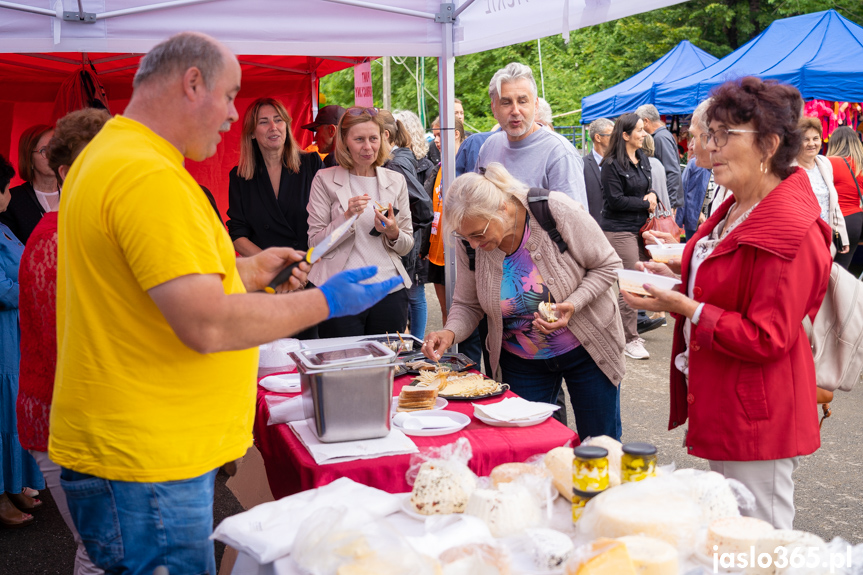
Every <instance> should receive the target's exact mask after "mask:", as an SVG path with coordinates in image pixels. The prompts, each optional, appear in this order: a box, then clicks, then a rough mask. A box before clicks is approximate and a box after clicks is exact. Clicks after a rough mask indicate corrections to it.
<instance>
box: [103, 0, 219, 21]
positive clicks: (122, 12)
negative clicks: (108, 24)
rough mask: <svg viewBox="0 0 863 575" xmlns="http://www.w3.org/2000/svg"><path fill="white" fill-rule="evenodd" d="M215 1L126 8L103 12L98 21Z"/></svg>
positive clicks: (185, 0) (178, 1)
mask: <svg viewBox="0 0 863 575" xmlns="http://www.w3.org/2000/svg"><path fill="white" fill-rule="evenodd" d="M213 1H215V0H171V1H170V2H162V3H160V4H150V5H148V6H136V7H134V8H126V9H124V10H112V11H110V12H102V13H101V14H96V20H104V19H105V18H115V17H117V16H126V15H128V14H140V13H142V12H153V11H154V10H162V9H163V8H175V7H177V6H188V5H190V4H203V3H205V2H213Z"/></svg>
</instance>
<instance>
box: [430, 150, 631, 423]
mask: <svg viewBox="0 0 863 575" xmlns="http://www.w3.org/2000/svg"><path fill="white" fill-rule="evenodd" d="M527 194H528V187H527V186H526V185H525V184H523V183H521V182H519V181H518V180H516V179H515V178H513V177H512V175H510V173H509V172H507V171H506V169H504V167H503V166H502V165H500V164H498V163H491V164H489V165H488V167H487V168H486V171H485V174H484V175H480V174H474V173H468V174H464V175H462V176H460V177H458V178H456V180H455V182H453V184H452V186H450V188H449V190H448V191H447V194H446V201H445V205H444V210H445V212H446V215H447V217H446V220H445V226H446V229H447V231H452V235H453V236H454V237H455V238H456V239H459V240H462V239H463V240H466V241H467V242H468V243H469V244H470V246H471V247H473V248H474V249H475V250H476V259H475V270H474V271H471V269H470V265H469V261H468V256H467V252H466V250H465V248H464V245H463V244H462V242H461V241H458V242H455V245H456V254H457V265H458V273H457V274H456V286H455V293H454V296H453V303H452V307H451V308H450V310H449V314H448V316H447V321H446V325H445V326H444V328H443V330H441V331H436V332H433V333H431V334H429V336H428V337H427V338H426V341H425V343H424V344H423V348H422V350H423V353H424V354H425V355H426V357H428V358H429V359H431V360H438V359H439V358H440V356H441V354H443V352H444V351H446V350H447V349H448V348H449V347H450V346H452V345H453V344H454V343H458V342H461V341H463V340H465V339H466V338H467V337H468V336H469V335H470V334H471V333H472V332H473V330H474V329H476V327H477V325H478V324H479V321H480V319H481V318H482V317H483V315H488V326H489V335H488V340H487V342H488V347H489V354H490V359H491V366H492V369H493V371H494V372H495V374H498V373H499V376H500V378H498V379H499V381H504V382H506V383H508V384H510V386H511V389H512V390H513V391H514V392H515V393H517V394H518V395H520V396H522V397H524V398H525V399H528V400H530V401H541V402H545V403H551V404H554V403H556V401H557V396H558V393H559V392H560V387H561V384H562V380H563V379H564V378H565V379H566V385H567V388H568V390H569V394H570V397H571V399H572V408H573V410H574V413H575V421H576V428H577V430H578V435H579V437H581V438H582V439H586V438H587V437H588V436H599V435H608V436H610V437H613V438H615V439H619V438H620V435H621V424H620V391H619V388H618V386H619V384H620V381H621V379H623V375H624V372H625V364H624V359H623V345H624V339H623V325H622V324H621V321H620V314H619V313H618V310H617V305H616V298H615V296H614V294H613V293H612V290H611V286H612V285H613V284H614V282H615V281H616V279H617V274H616V273H615V270H616V269H619V268H620V267H621V265H620V258H619V257H618V256H617V254H616V253H615V252H614V248H612V247H611V244H609V242H608V240H606V239H605V236H604V235H603V233H602V230H600V228H599V226H598V225H597V224H596V222H595V221H594V219H593V218H592V217H591V216H590V214H589V213H588V212H587V211H586V210H585V209H584V208H583V207H582V206H581V205H580V204H578V203H577V202H575V201H573V200H572V199H570V198H569V197H567V196H566V195H565V194H562V193H558V192H550V194H549V199H548V208H549V210H550V212H551V214H552V216H553V217H554V221H555V222H556V224H557V231H558V232H559V233H560V235H561V237H562V238H563V241H565V242H566V245H567V249H566V251H565V252H563V253H561V252H560V250H559V249H558V245H557V244H556V243H555V242H554V240H552V238H551V236H549V234H548V233H547V232H546V231H544V230H543V229H542V226H541V225H540V224H539V222H537V221H536V218H533V217H531V213H530V211H529V210H528V207H527V206H528V203H527ZM543 304H544V305H543ZM548 304H551V305H548ZM548 308H551V309H548ZM541 312H542V313H541ZM548 312H551V313H552V314H553V315H547V314H548ZM498 368H500V371H499V372H498ZM501 378H502V379H501Z"/></svg>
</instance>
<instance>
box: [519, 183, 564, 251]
mask: <svg viewBox="0 0 863 575" xmlns="http://www.w3.org/2000/svg"><path fill="white" fill-rule="evenodd" d="M527 206H528V207H529V208H530V213H531V214H533V217H535V218H536V221H537V222H539V225H540V226H542V229H543V230H545V232H546V233H547V234H548V235H549V236H550V237H551V240H552V241H553V242H554V243H555V244H557V249H559V250H560V253H563V252H565V251H566V250H567V249H568V248H569V246H567V245H566V242H565V241H564V239H563V237H562V236H561V235H560V232H558V231H557V222H555V221H554V216H553V215H551V209H549V207H548V190H544V189H542V188H531V189H530V191H529V192H528V193H527Z"/></svg>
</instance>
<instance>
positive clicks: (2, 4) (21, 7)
mask: <svg viewBox="0 0 863 575" xmlns="http://www.w3.org/2000/svg"><path fill="white" fill-rule="evenodd" d="M0 8H9V9H10V10H20V11H21V12H30V13H31V14H40V15H42V16H51V17H52V18H53V17H55V16H57V11H56V10H48V9H47V8H35V7H33V6H25V5H23V4H15V3H14V2H0Z"/></svg>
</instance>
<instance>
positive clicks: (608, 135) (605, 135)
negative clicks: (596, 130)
mask: <svg viewBox="0 0 863 575" xmlns="http://www.w3.org/2000/svg"><path fill="white" fill-rule="evenodd" d="M596 135H597V136H602V137H603V138H610V137H611V132H609V133H607V134H596Z"/></svg>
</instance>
